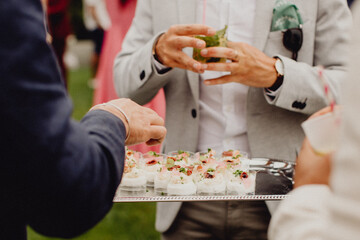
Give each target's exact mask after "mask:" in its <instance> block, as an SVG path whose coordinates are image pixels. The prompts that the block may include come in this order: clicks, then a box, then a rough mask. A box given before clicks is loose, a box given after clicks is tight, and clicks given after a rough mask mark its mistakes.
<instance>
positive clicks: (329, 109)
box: [309, 106, 331, 119]
mask: <svg viewBox="0 0 360 240" xmlns="http://www.w3.org/2000/svg"><path fill="white" fill-rule="evenodd" d="M329 112H331V107H330V106H329V107H325V108H323V109H321V110H319V111H317V112H316V113H314V114H313V115H311V116H310V117H309V119H312V118H316V117H318V116H321V115H324V114H326V113H329Z"/></svg>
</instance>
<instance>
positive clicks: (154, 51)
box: [152, 34, 164, 64]
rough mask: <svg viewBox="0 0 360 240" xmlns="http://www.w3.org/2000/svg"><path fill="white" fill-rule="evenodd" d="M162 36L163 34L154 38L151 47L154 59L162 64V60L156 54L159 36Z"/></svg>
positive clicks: (158, 46)
mask: <svg viewBox="0 0 360 240" xmlns="http://www.w3.org/2000/svg"><path fill="white" fill-rule="evenodd" d="M163 36H164V34H161V35H160V36H159V37H158V38H157V39H156V40H155V43H154V45H153V48H152V55H153V56H154V58H155V60H156V61H158V62H159V63H161V64H163V61H162V59H161V58H160V56H159V55H158V52H159V48H160V46H161V45H160V44H159V42H160V40H161V38H162V37H163Z"/></svg>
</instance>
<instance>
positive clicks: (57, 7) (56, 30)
mask: <svg viewBox="0 0 360 240" xmlns="http://www.w3.org/2000/svg"><path fill="white" fill-rule="evenodd" d="M43 1H45V2H46V6H47V8H46V11H47V17H48V27H49V33H50V35H51V44H52V46H53V48H54V50H55V54H56V57H57V59H58V63H59V65H60V69H61V73H62V75H63V76H64V77H63V80H64V84H65V87H67V69H66V66H65V63H64V53H65V49H66V39H67V37H68V36H69V35H70V33H71V24H70V16H69V13H68V10H69V3H70V0H43Z"/></svg>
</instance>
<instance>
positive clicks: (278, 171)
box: [113, 158, 294, 203]
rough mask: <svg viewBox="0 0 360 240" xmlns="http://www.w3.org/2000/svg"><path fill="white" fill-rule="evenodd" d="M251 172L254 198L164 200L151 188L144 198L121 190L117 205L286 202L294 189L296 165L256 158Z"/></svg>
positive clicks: (251, 165) (115, 198)
mask: <svg viewBox="0 0 360 240" xmlns="http://www.w3.org/2000/svg"><path fill="white" fill-rule="evenodd" d="M250 162H251V163H250V169H251V170H256V171H257V175H256V186H255V194H253V195H192V196H162V195H160V196H159V194H157V193H155V192H154V190H153V188H150V187H149V188H147V189H146V192H145V193H143V194H140V195H139V194H136V195H135V194H132V193H128V192H125V193H124V192H122V191H120V190H119V189H118V191H117V193H116V195H115V197H114V200H113V201H114V202H115V203H116V202H189V201H235V200H236V201H239V200H244V201H246V200H270V201H271V200H282V199H285V198H287V195H286V194H287V193H288V192H290V191H291V190H292V187H293V180H292V176H293V172H294V163H290V162H287V161H282V160H275V159H266V158H256V159H252V160H251V161H250Z"/></svg>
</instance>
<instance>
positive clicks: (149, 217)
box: [28, 68, 160, 240]
mask: <svg viewBox="0 0 360 240" xmlns="http://www.w3.org/2000/svg"><path fill="white" fill-rule="evenodd" d="M90 75H91V73H90V69H89V68H81V69H79V70H76V71H70V72H69V83H68V84H69V94H70V96H71V98H72V100H73V103H74V112H73V117H74V118H75V119H77V120H80V119H81V118H82V117H83V116H84V115H85V113H86V112H87V111H88V109H89V108H90V106H91V103H92V94H93V91H92V89H91V88H89V87H88V84H87V83H88V80H89V79H90V78H91V76H90ZM154 224H155V203H114V205H113V208H112V209H111V211H110V212H109V213H108V214H107V215H106V217H105V218H104V219H103V220H102V221H101V222H100V223H99V224H97V225H96V226H95V227H94V228H93V229H91V230H90V231H88V232H87V233H85V234H83V235H81V236H79V237H76V238H73V239H74V240H115V239H116V240H119V239H121V240H127V239H129V240H130V239H131V240H138V239H139V240H143V239H149V240H150V239H160V234H159V233H158V232H156V231H155V228H154ZM28 239H29V240H54V239H57V240H59V239H61V238H49V237H45V236H42V235H40V234H38V233H36V232H35V231H33V230H32V229H31V228H28Z"/></svg>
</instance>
